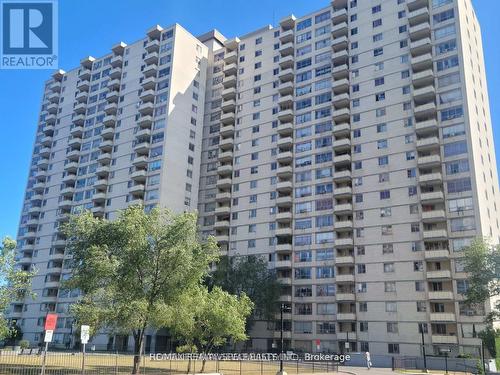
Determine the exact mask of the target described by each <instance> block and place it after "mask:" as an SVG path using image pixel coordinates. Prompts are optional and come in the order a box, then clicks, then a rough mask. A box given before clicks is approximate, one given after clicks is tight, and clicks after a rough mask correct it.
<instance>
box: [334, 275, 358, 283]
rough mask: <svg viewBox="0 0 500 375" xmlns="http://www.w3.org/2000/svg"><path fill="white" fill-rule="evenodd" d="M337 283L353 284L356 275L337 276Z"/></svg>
mask: <svg viewBox="0 0 500 375" xmlns="http://www.w3.org/2000/svg"><path fill="white" fill-rule="evenodd" d="M335 281H336V282H337V283H353V282H354V275H353V274H346V275H339V274H337V275H336V276H335Z"/></svg>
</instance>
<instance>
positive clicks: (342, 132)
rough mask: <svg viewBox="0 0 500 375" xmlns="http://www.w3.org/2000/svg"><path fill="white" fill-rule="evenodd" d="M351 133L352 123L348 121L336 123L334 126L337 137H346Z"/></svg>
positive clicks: (334, 133)
mask: <svg viewBox="0 0 500 375" xmlns="http://www.w3.org/2000/svg"><path fill="white" fill-rule="evenodd" d="M350 134H351V125H349V124H348V123H341V124H335V125H334V126H333V135H334V136H336V137H345V136H349V135H350Z"/></svg>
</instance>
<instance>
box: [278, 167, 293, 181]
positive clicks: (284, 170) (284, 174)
mask: <svg viewBox="0 0 500 375" xmlns="http://www.w3.org/2000/svg"><path fill="white" fill-rule="evenodd" d="M292 174H293V168H292V167H291V166H289V165H288V166H281V167H279V168H278V169H277V170H276V176H278V177H280V178H289V177H291V176H292Z"/></svg>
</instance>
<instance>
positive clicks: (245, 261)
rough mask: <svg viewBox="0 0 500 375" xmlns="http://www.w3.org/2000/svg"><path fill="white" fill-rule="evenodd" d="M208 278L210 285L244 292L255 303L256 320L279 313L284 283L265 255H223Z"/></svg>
mask: <svg viewBox="0 0 500 375" xmlns="http://www.w3.org/2000/svg"><path fill="white" fill-rule="evenodd" d="M207 280H208V284H209V286H210V287H214V286H219V287H221V288H222V289H223V290H225V291H226V292H228V293H230V294H237V295H238V294H240V293H245V294H246V295H247V296H248V297H249V298H250V300H251V301H252V302H253V303H254V304H255V309H254V314H253V319H254V320H258V319H263V320H268V321H270V320H274V319H275V314H276V313H277V312H279V298H280V295H281V293H282V288H283V286H282V284H281V283H280V282H279V281H278V279H277V276H276V272H275V271H274V270H270V269H269V268H268V264H267V261H266V260H264V259H263V258H262V257H259V256H254V255H251V256H242V257H231V258H229V257H227V256H224V257H222V258H221V260H220V262H219V263H218V264H217V268H216V270H215V271H214V272H213V273H212V274H211V276H210V278H209V279H207Z"/></svg>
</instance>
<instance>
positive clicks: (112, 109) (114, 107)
mask: <svg viewBox="0 0 500 375" xmlns="http://www.w3.org/2000/svg"><path fill="white" fill-rule="evenodd" d="M117 111H118V104H116V103H108V104H106V106H105V107H104V112H105V113H106V114H107V115H116V112H117Z"/></svg>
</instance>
